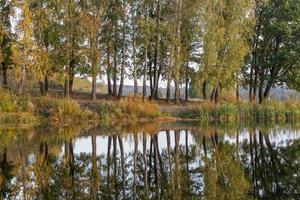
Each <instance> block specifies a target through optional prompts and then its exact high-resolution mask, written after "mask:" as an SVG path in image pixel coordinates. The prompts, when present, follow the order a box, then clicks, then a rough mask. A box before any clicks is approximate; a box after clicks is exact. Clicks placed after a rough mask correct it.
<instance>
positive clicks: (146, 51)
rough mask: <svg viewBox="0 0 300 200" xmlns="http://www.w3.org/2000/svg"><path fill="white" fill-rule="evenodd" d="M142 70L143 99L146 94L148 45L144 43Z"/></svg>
mask: <svg viewBox="0 0 300 200" xmlns="http://www.w3.org/2000/svg"><path fill="white" fill-rule="evenodd" d="M144 59H145V60H144V70H143V100H145V97H146V96H147V65H148V61H147V60H148V45H147V44H145V58H144Z"/></svg>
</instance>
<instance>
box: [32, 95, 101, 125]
mask: <svg viewBox="0 0 300 200" xmlns="http://www.w3.org/2000/svg"><path fill="white" fill-rule="evenodd" d="M35 104H36V107H37V114H38V115H39V116H41V117H43V118H44V119H46V120H49V121H50V122H51V123H55V124H68V123H78V122H87V121H91V120H95V119H97V117H98V116H97V114H96V113H94V112H92V111H90V110H83V109H82V108H81V107H80V105H79V104H78V103H77V102H76V101H73V100H70V99H56V98H50V97H41V98H37V99H36V100H35Z"/></svg>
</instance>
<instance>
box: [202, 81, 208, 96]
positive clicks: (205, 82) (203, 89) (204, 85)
mask: <svg viewBox="0 0 300 200" xmlns="http://www.w3.org/2000/svg"><path fill="white" fill-rule="evenodd" d="M206 91H207V81H206V80H205V81H203V84H202V96H203V100H204V101H206V99H207V93H206Z"/></svg>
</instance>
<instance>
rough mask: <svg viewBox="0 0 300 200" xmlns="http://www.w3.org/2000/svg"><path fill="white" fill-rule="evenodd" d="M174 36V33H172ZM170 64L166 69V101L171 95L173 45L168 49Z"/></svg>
mask: <svg viewBox="0 0 300 200" xmlns="http://www.w3.org/2000/svg"><path fill="white" fill-rule="evenodd" d="M174 37H175V35H174ZM170 51H171V52H170V66H169V71H168V80H167V95H166V102H167V103H168V102H169V101H170V97H171V81H172V74H173V57H174V47H173V46H172V47H171V50H170Z"/></svg>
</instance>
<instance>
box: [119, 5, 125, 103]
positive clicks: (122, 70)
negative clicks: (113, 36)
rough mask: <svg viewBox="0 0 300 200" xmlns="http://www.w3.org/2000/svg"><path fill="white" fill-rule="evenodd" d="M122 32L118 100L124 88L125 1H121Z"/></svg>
mask: <svg viewBox="0 0 300 200" xmlns="http://www.w3.org/2000/svg"><path fill="white" fill-rule="evenodd" d="M122 9H123V19H122V20H123V31H122V64H121V79H120V86H119V93H118V99H120V98H121V97H122V95H123V86H124V79H125V59H126V58H125V48H126V41H125V40H126V33H125V29H126V19H125V9H126V8H125V1H123V6H122Z"/></svg>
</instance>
